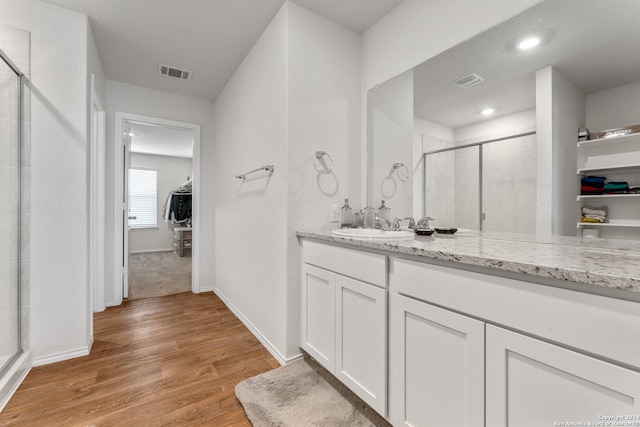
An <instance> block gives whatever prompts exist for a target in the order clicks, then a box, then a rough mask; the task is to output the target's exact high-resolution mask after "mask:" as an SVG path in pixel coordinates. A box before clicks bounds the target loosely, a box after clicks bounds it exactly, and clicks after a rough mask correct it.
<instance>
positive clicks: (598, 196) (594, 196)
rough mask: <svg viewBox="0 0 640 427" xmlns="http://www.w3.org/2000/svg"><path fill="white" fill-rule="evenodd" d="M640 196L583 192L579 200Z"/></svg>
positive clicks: (636, 195) (638, 195) (634, 195)
mask: <svg viewBox="0 0 640 427" xmlns="http://www.w3.org/2000/svg"><path fill="white" fill-rule="evenodd" d="M634 197H640V194H589V195H587V194H583V195H580V196H578V201H581V200H592V199H633V198H634Z"/></svg>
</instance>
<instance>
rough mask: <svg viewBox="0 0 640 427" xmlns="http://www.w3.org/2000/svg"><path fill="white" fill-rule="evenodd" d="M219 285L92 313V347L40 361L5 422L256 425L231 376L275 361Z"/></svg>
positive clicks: (23, 425) (1, 417) (2, 416)
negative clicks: (230, 305)
mask: <svg viewBox="0 0 640 427" xmlns="http://www.w3.org/2000/svg"><path fill="white" fill-rule="evenodd" d="M278 366H279V364H278V362H277V361H276V360H275V359H274V358H273V357H272V356H271V355H270V354H269V352H267V350H266V349H265V348H264V347H263V346H262V344H260V342H259V341H258V340H257V339H256V338H255V337H254V336H253V335H252V334H251V332H249V330H248V329H247V328H246V327H245V326H244V325H243V324H242V323H241V322H240V321H239V320H238V319H237V318H236V317H235V316H234V315H233V314H232V313H231V312H230V311H229V309H227V307H226V306H225V305H224V304H223V303H222V301H221V300H220V299H219V298H218V297H217V296H215V295H214V294H213V293H204V294H192V293H182V294H177V295H168V296H164V297H157V298H149V299H142V300H135V301H127V302H125V303H124V304H123V305H122V306H119V307H111V308H108V309H107V310H106V311H104V312H102V313H96V314H95V315H94V344H93V349H92V351H91V354H90V355H89V356H85V357H80V358H77V359H72V360H68V361H64V362H60V363H55V364H51V365H46V366H41V367H37V368H34V369H33V370H32V371H31V372H30V373H29V375H28V376H27V378H26V380H25V381H24V383H23V384H22V385H21V386H20V388H19V389H18V391H17V392H16V394H15V395H14V396H13V398H12V399H11V401H10V402H9V404H8V405H7V406H6V407H5V409H4V411H3V412H2V413H0V425H2V426H20V427H27V426H39V427H40V426H165V425H174V426H192V425H194V426H195V425H207V426H251V423H250V422H249V421H248V419H247V418H246V416H245V413H244V410H243V409H242V406H241V405H240V403H239V402H238V401H237V400H236V397H235V394H234V388H235V385H236V384H237V383H238V382H240V381H242V380H243V379H245V378H249V377H252V376H254V375H257V374H260V373H262V372H266V371H269V370H271V369H274V368H276V367H278Z"/></svg>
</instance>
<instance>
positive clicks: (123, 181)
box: [107, 112, 200, 305]
mask: <svg viewBox="0 0 640 427" xmlns="http://www.w3.org/2000/svg"><path fill="white" fill-rule="evenodd" d="M115 119H116V120H115V125H116V144H117V146H119V147H118V148H117V149H116V150H115V159H114V160H115V162H114V165H115V170H114V172H115V174H114V178H115V186H114V231H115V232H114V235H113V238H114V246H113V248H114V257H113V260H114V264H113V268H114V270H113V271H114V279H115V282H114V287H113V290H112V292H113V294H112V295H113V304H110V305H119V304H121V303H122V300H123V298H127V297H128V296H129V295H128V293H129V290H130V287H129V286H130V280H129V272H130V271H129V270H130V266H129V261H130V256H129V255H130V248H131V245H130V243H133V247H132V248H133V251H134V252H143V253H153V252H154V251H158V252H171V255H172V256H173V257H178V258H181V257H179V256H178V255H177V254H175V253H173V250H174V249H175V246H174V242H175V238H174V233H175V230H174V229H175V228H176V226H178V225H180V226H185V227H186V226H188V224H187V223H185V222H182V223H175V224H174V223H172V222H165V221H164V219H162V218H163V217H162V216H161V215H162V213H163V211H164V210H163V207H164V203H165V201H166V200H167V198H168V194H165V193H166V192H167V190H166V189H167V188H171V190H169V191H173V190H177V189H178V188H179V187H181V186H182V185H183V184H186V183H187V181H188V179H187V177H188V176H191V178H192V179H191V183H190V184H191V193H192V196H191V198H192V206H191V222H190V224H191V227H190V231H191V233H190V234H191V241H190V242H189V244H190V249H189V250H188V251H183V253H182V255H183V257H184V255H186V254H187V252H188V253H189V254H190V255H191V256H190V260H191V263H190V264H191V268H190V270H191V288H190V289H191V291H192V292H194V293H198V292H199V291H200V285H199V245H198V243H199V241H200V240H199V239H200V231H199V224H200V216H199V194H200V193H199V188H200V185H199V177H200V163H199V153H200V126H199V125H196V124H191V123H186V122H178V121H174V120H167V119H160V118H155V117H150V116H142V115H138V114H132V113H123V112H116V113H115ZM141 126H145V127H141ZM132 127H133V130H132ZM137 127H139V128H138V129H137V130H138V132H139V136H140V138H137V137H136V128H137ZM162 129H164V130H165V131H168V130H173V131H183V132H186V133H187V134H190V136H191V141H192V144H191V147H192V159H191V169H190V171H191V175H190V173H189V169H188V168H186V169H184V170H182V169H180V170H178V175H176V176H175V178H174V179H173V181H172V183H171V184H170V186H169V187H165V188H157V190H156V198H157V199H156V209H157V210H156V211H155V212H156V214H157V215H158V216H157V220H156V227H157V228H158V229H160V230H162V231H163V232H164V233H165V237H166V236H167V233H168V235H169V236H171V237H170V238H169V243H168V244H167V242H166V240H164V243H163V245H162V246H158V245H156V246H155V247H152V246H149V245H147V246H146V247H145V246H139V243H140V242H139V240H140V239H138V238H137V236H135V237H134V238H133V239H134V240H133V242H129V237H130V236H129V234H130V230H129V226H130V221H135V220H134V219H133V218H132V219H130V218H129V217H137V215H136V214H135V213H133V212H130V211H129V206H128V204H129V190H128V181H129V169H130V164H131V153H130V146H131V142H132V139H133V143H134V151H138V152H140V153H138V154H141V155H146V156H154V155H155V156H158V154H157V152H155V151H154V154H150V153H149V152H148V151H147V150H150V149H145V148H144V147H143V148H139V144H138V148H135V147H136V139H138V140H141V139H142V134H143V133H144V132H153V131H154V130H155V131H158V132H160V131H161V130H162ZM139 142H141V141H139ZM156 142H157V139H156ZM151 145H152V146H157V145H158V144H153V143H152V144H151ZM169 145H175V144H174V143H173V142H172V143H169ZM154 150H155V148H154ZM164 154H167V153H164ZM134 156H135V155H134ZM159 157H161V156H159ZM164 157H180V156H176V155H175V154H174V155H173V156H164ZM182 157H183V160H184V158H185V156H184V155H182ZM137 161H138V160H134V165H135V164H136V162H137ZM145 164H146V165H147V166H145ZM138 165H139V166H138V170H150V169H154V167H149V163H144V162H143V160H140V161H139V162H138ZM169 169H174V167H170V168H169ZM185 171H187V173H185ZM161 179H162V178H159V177H158V174H156V181H157V183H158V181H159V180H161ZM156 185H157V184H156ZM149 229H152V227H149ZM145 231H146V232H149V230H145ZM145 231H142V230H140V231H139V233H144V232H145ZM145 237H149V236H148V235H147V236H145ZM183 237H184V236H183ZM143 240H145V239H144V238H143ZM146 240H148V239H146ZM183 261H188V260H183ZM176 268H179V267H176ZM147 273H149V271H148V270H147ZM183 276H184V275H183ZM107 292H111V291H110V290H107Z"/></svg>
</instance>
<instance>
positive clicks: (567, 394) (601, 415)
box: [486, 325, 640, 427]
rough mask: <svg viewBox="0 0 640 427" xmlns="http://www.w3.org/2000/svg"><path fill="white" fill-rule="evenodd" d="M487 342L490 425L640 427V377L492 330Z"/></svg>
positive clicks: (614, 367) (583, 356) (588, 358)
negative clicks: (560, 424)
mask: <svg viewBox="0 0 640 427" xmlns="http://www.w3.org/2000/svg"><path fill="white" fill-rule="evenodd" d="M631 339H637V338H635V337H633V338H631ZM486 342H487V344H486V346H487V347H486V366H487V368H486V369H487V371H486V372H487V373H486V375H487V426H496V427H506V426H522V427H528V426H531V427H537V426H553V425H558V424H557V423H565V425H567V424H566V423H567V422H568V421H573V422H575V423H576V424H574V425H606V424H604V422H606V421H607V418H606V417H611V416H613V417H628V419H627V421H629V422H630V423H629V424H617V425H630V426H634V425H640V373H638V372H636V371H632V370H630V369H627V368H624V367H621V366H618V365H615V364H612V363H609V362H606V361H603V360H600V359H597V358H594V357H590V356H587V355H584V354H581V353H578V352H575V351H572V350H568V349H566V348H563V347H560V346H557V345H553V344H549V343H546V342H544V341H541V340H537V339H534V338H531V337H528V336H525V335H522V334H518V333H515V332H511V331H508V330H505V329H502V328H499V327H495V326H492V325H487V341H486ZM609 420H611V419H609ZM618 421H620V422H623V421H624V418H619V419H618ZM554 423H556V424H554ZM580 423H583V424H580ZM589 423H591V424H589ZM598 423H602V424H598ZM609 425H616V424H609Z"/></svg>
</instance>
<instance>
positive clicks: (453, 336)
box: [389, 293, 485, 427]
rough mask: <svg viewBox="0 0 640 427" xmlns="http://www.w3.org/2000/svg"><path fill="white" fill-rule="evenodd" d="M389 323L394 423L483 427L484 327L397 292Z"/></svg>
mask: <svg viewBox="0 0 640 427" xmlns="http://www.w3.org/2000/svg"><path fill="white" fill-rule="evenodd" d="M389 321H390V329H389V335H390V342H389V344H390V346H389V348H390V352H389V359H390V360H389V361H390V384H389V387H390V399H391V402H390V405H391V409H392V411H391V416H392V418H391V421H392V422H393V425H394V426H441V427H446V426H452V427H462V426H481V425H483V424H484V326H485V325H484V323H483V322H480V321H478V320H475V319H471V318H469V317H466V316H462V315H459V314H457V313H453V312H451V311H448V310H443V309H441V308H438V307H435V306H433V305H431V304H427V303H424V302H422V301H417V300H414V299H412V298H407V297H405V296H402V295H399V294H395V293H394V294H391V297H390V319H389Z"/></svg>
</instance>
